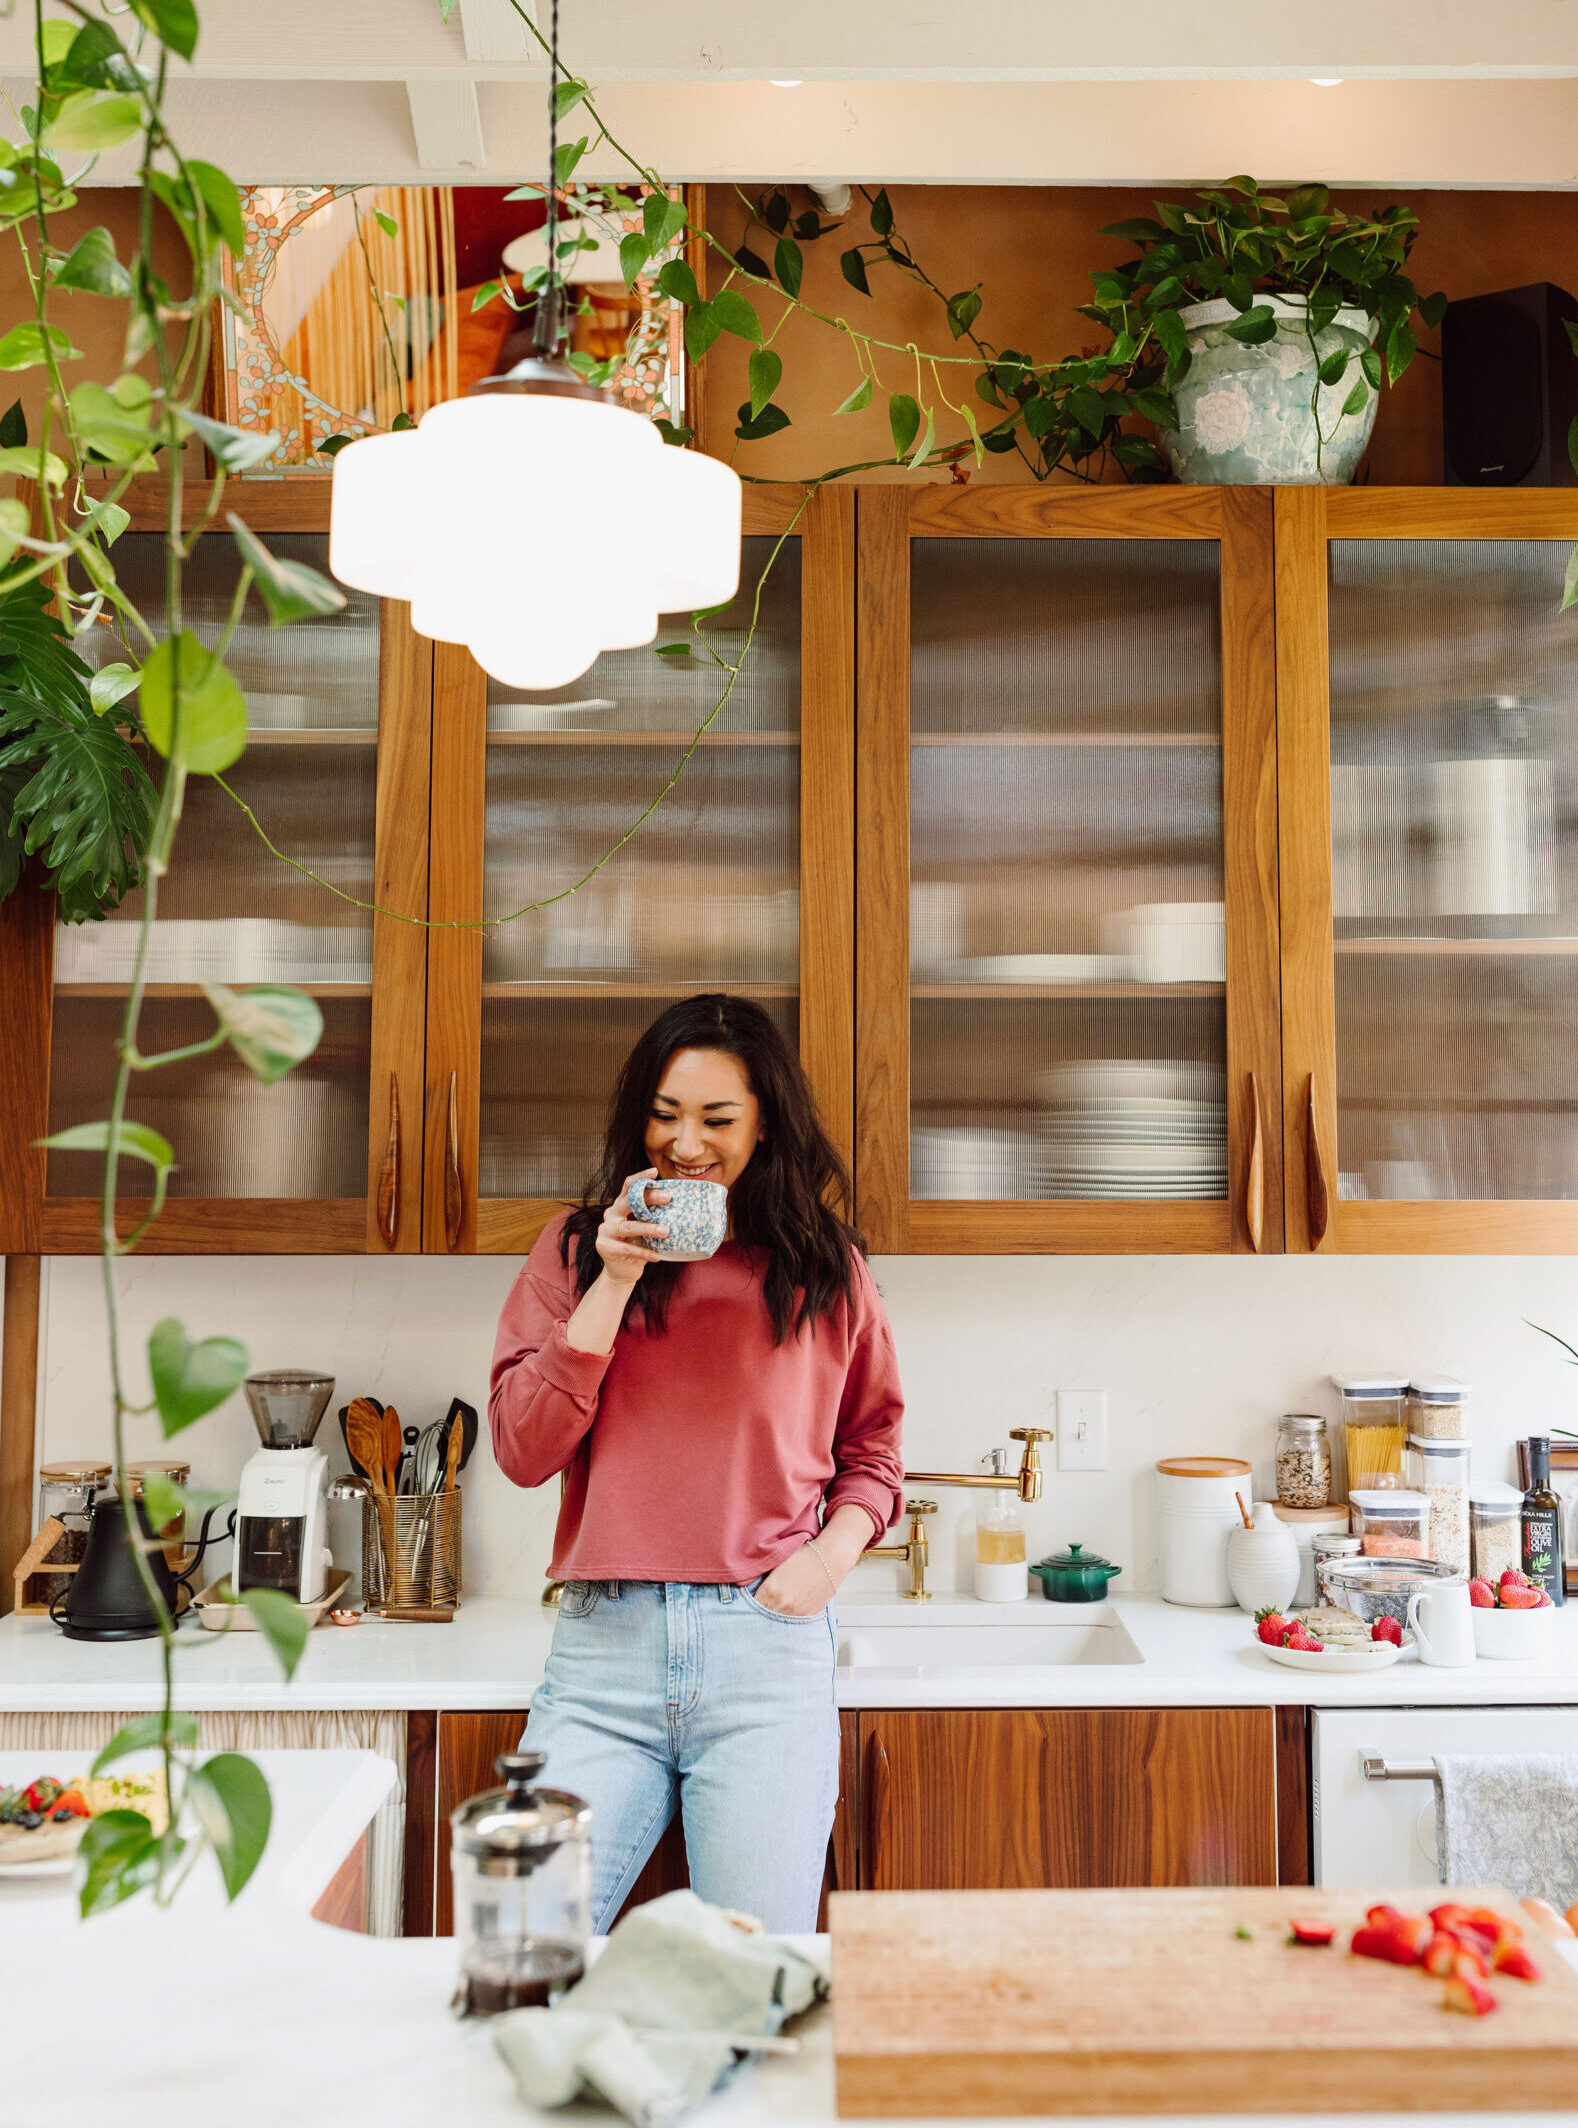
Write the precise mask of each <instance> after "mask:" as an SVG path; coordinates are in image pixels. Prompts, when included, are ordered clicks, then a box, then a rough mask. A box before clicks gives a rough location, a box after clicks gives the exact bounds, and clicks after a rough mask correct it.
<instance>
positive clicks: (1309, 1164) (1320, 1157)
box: [1304, 1076, 1331, 1249]
mask: <svg viewBox="0 0 1578 2128" xmlns="http://www.w3.org/2000/svg"><path fill="white" fill-rule="evenodd" d="M1305 1131H1306V1136H1305V1140H1304V1174H1305V1183H1306V1190H1307V1195H1308V1211H1309V1230H1310V1247H1311V1248H1312V1249H1318V1248H1319V1247H1320V1245H1321V1243H1322V1242H1323V1241H1324V1240H1325V1239H1326V1229H1327V1227H1328V1225H1329V1224H1330V1223H1331V1198H1330V1196H1329V1195H1328V1193H1327V1189H1326V1160H1325V1155H1324V1154H1323V1153H1322V1152H1321V1149H1320V1132H1319V1130H1318V1129H1317V1128H1316V1125H1315V1080H1314V1077H1313V1076H1311V1079H1310V1084H1309V1096H1308V1104H1307V1115H1306V1119H1305Z"/></svg>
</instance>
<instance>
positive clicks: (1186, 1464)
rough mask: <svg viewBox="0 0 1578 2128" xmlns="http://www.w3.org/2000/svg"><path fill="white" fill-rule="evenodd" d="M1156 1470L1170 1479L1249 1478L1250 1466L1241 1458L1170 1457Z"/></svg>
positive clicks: (1159, 1464) (1158, 1465)
mask: <svg viewBox="0 0 1578 2128" xmlns="http://www.w3.org/2000/svg"><path fill="white" fill-rule="evenodd" d="M1156 1468H1157V1469H1158V1470H1159V1471H1160V1472H1161V1473H1162V1475H1163V1476H1164V1477H1168V1478H1247V1477H1248V1476H1249V1474H1250V1466H1249V1465H1248V1464H1247V1463H1246V1462H1244V1460H1243V1459H1242V1457H1240V1456H1168V1457H1167V1458H1166V1459H1165V1461H1163V1462H1161V1463H1158V1464H1157V1466H1156Z"/></svg>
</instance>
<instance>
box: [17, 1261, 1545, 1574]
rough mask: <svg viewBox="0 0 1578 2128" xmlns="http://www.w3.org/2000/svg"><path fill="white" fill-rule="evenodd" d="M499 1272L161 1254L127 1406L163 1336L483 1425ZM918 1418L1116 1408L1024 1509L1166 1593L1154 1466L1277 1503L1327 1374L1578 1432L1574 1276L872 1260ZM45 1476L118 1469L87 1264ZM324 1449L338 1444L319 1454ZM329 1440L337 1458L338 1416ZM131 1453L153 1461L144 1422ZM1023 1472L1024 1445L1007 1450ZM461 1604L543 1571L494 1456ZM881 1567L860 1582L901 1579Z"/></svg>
mask: <svg viewBox="0 0 1578 2128" xmlns="http://www.w3.org/2000/svg"><path fill="white" fill-rule="evenodd" d="M516 1268H517V1267H516V1264H515V1263H514V1262H513V1261H512V1260H510V1259H506V1258H488V1257H484V1258H477V1259H458V1260H445V1259H435V1258H430V1257H428V1258H424V1257H396V1258H371V1259H364V1258H361V1257H259V1258H250V1259H248V1258H235V1257H230V1258H224V1257H220V1258H206V1259H202V1258H191V1259H187V1258H169V1257H164V1258H158V1257H148V1258H145V1259H143V1260H141V1261H139V1262H134V1263H131V1264H128V1265H127V1266H125V1268H124V1269H123V1271H122V1273H121V1279H122V1286H121V1291H122V1322H123V1326H124V1335H125V1340H126V1350H127V1353H128V1355H129V1360H130V1380H131V1385H132V1391H133V1394H134V1395H139V1396H140V1395H141V1394H144V1393H145V1392H144V1391H143V1390H142V1388H141V1384H142V1382H143V1381H144V1379H145V1376H144V1372H143V1362H142V1349H143V1345H144V1341H145V1339H146V1336H147V1333H148V1330H149V1328H150V1327H151V1326H152V1324H153V1323H155V1322H156V1321H158V1319H159V1318H160V1317H161V1316H165V1315H176V1316H179V1317H180V1318H181V1320H182V1321H183V1322H184V1323H185V1325H186V1327H187V1331H188V1333H189V1335H191V1336H192V1337H203V1336H209V1335H212V1334H214V1333H216V1332H221V1331H222V1332H225V1333H227V1334H229V1335H231V1336H235V1337H239V1338H241V1339H243V1340H244V1342H245V1343H246V1344H247V1346H248V1348H249V1349H250V1351H251V1354H252V1359H253V1364H254V1365H255V1366H257V1367H260V1368H261V1367H279V1366H289V1365H301V1366H310V1367H318V1368H326V1369H328V1370H329V1371H330V1372H331V1373H332V1374H334V1375H335V1376H336V1378H337V1381H338V1384H339V1386H338V1389H337V1391H336V1396H335V1405H336V1407H337V1406H338V1405H339V1404H340V1403H342V1402H345V1401H346V1400H348V1399H349V1398H350V1397H351V1396H354V1395H357V1394H367V1395H372V1396H376V1397H379V1398H381V1399H382V1400H383V1401H385V1402H386V1403H393V1404H395V1405H397V1406H398V1407H399V1410H400V1413H401V1416H402V1418H404V1419H406V1420H408V1421H415V1422H417V1423H418V1424H425V1423H426V1422H427V1421H428V1420H430V1419H433V1418H436V1417H438V1416H439V1415H440V1414H441V1413H442V1412H443V1411H444V1410H445V1409H446V1407H447V1405H448V1402H449V1399H450V1397H451V1396H452V1395H460V1396H463V1397H465V1398H466V1399H467V1400H468V1401H469V1402H472V1403H474V1404H476V1405H477V1407H478V1409H479V1411H480V1410H484V1409H485V1405H486V1398H487V1373H488V1361H489V1358H490V1356H491V1353H492V1347H493V1330H494V1323H495V1319H496V1317H497V1314H498V1310H499V1306H500V1303H501V1302H502V1300H503V1298H504V1294H505V1292H506V1290H507V1289H508V1286H509V1283H510V1280H511V1278H512V1277H513V1276H514V1273H515V1270H516ZM872 1269H873V1271H874V1272H875V1275H876V1278H877V1282H878V1284H879V1286H880V1287H881V1289H882V1292H883V1295H884V1298H885V1299H886V1302H887V1307H888V1313H889V1316H890V1318H891V1320H892V1323H893V1330H894V1336H895V1338H896V1340H897V1344H898V1351H899V1361H900V1366H901V1370H902V1373H903V1377H904V1382H905V1387H906V1391H907V1394H908V1400H909V1415H908V1422H907V1426H906V1434H905V1458H906V1461H907V1462H908V1463H909V1464H910V1465H911V1466H913V1467H915V1468H918V1469H944V1470H971V1469H975V1468H977V1467H978V1459H979V1458H980V1457H981V1456H982V1455H983V1454H984V1453H985V1452H986V1450H987V1449H989V1448H991V1447H992V1446H994V1445H995V1444H997V1443H999V1442H1003V1443H1006V1442H1007V1436H1008V1430H1009V1428H1010V1427H1012V1426H1025V1425H1049V1424H1051V1423H1052V1420H1051V1413H1052V1410H1053V1398H1054V1395H1055V1392H1056V1391H1057V1390H1058V1389H1060V1388H1063V1389H1104V1390H1105V1391H1106V1392H1107V1397H1108V1454H1109V1468H1108V1469H1107V1470H1105V1471H1100V1472H1060V1471H1059V1470H1058V1469H1057V1467H1056V1454H1057V1450H1056V1444H1055V1443H1048V1444H1046V1446H1045V1448H1044V1449H1043V1456H1044V1458H1045V1460H1046V1463H1047V1466H1048V1469H1047V1483H1046V1491H1045V1496H1044V1497H1043V1499H1042V1500H1041V1502H1040V1503H1039V1505H1037V1506H1036V1507H1034V1508H1031V1509H1029V1510H1028V1511H1027V1514H1028V1525H1029V1537H1030V1556H1031V1558H1032V1559H1036V1558H1039V1557H1041V1556H1042V1554H1043V1553H1045V1552H1047V1551H1049V1550H1052V1549H1054V1548H1056V1547H1059V1546H1061V1545H1063V1544H1065V1543H1067V1542H1068V1541H1069V1540H1070V1539H1078V1540H1080V1541H1081V1542H1082V1543H1083V1544H1085V1545H1086V1547H1087V1548H1089V1549H1092V1550H1097V1551H1100V1552H1102V1553H1104V1554H1105V1555H1106V1556H1107V1557H1108V1558H1110V1559H1114V1560H1116V1561H1118V1562H1119V1563H1120V1564H1121V1566H1122V1567H1123V1570H1124V1571H1123V1576H1122V1579H1121V1580H1120V1581H1118V1582H1117V1583H1116V1584H1114V1592H1115V1593H1121V1592H1123V1591H1125V1590H1142V1589H1153V1588H1154V1587H1155V1585H1156V1559H1155V1526H1154V1517H1153V1513H1152V1506H1151V1482H1150V1477H1151V1469H1152V1466H1153V1464H1154V1463H1155V1461H1156V1459H1157V1458H1158V1457H1159V1456H1164V1455H1188V1454H1225V1455H1242V1456H1247V1457H1249V1458H1251V1459H1252V1461H1253V1462H1254V1465H1255V1474H1256V1479H1257V1490H1265V1489H1267V1488H1268V1487H1269V1484H1270V1479H1271V1459H1272V1439H1273V1431H1274V1424H1275V1420H1276V1417H1277V1414H1278V1413H1279V1412H1283V1411H1325V1412H1327V1413H1328V1414H1331V1415H1333V1416H1334V1415H1335V1404H1334V1400H1333V1397H1332V1393H1331V1390H1330V1387H1329V1384H1328V1380H1327V1378H1328V1376H1329V1375H1330V1374H1331V1373H1332V1372H1333V1371H1334V1370H1335V1371H1343V1370H1349V1369H1353V1368H1360V1367H1370V1366H1379V1367H1387V1368H1396V1369H1397V1370H1399V1371H1400V1372H1407V1371H1409V1370H1410V1369H1413V1370H1416V1371H1417V1370H1421V1369H1424V1368H1427V1367H1428V1368H1431V1369H1434V1370H1436V1371H1438V1372H1441V1373H1446V1374H1453V1375H1458V1376H1460V1377H1462V1378H1463V1379H1464V1380H1466V1381H1468V1382H1470V1383H1472V1384H1473V1402H1472V1406H1471V1411H1472V1429H1473V1437H1474V1444H1475V1445H1474V1469H1475V1473H1476V1475H1481V1476H1489V1477H1512V1476H1514V1475H1515V1469H1514V1463H1513V1451H1512V1443H1513V1442H1514V1440H1515V1439H1516V1438H1517V1437H1518V1435H1520V1434H1526V1433H1530V1432H1542V1431H1545V1430H1546V1429H1548V1428H1549V1427H1550V1426H1551V1425H1553V1424H1554V1425H1569V1426H1572V1425H1578V1370H1575V1369H1573V1368H1570V1367H1567V1366H1565V1365H1564V1364H1563V1363H1562V1356H1561V1354H1560V1353H1559V1352H1558V1351H1557V1350H1556V1348H1555V1347H1554V1346H1553V1345H1551V1344H1550V1343H1549V1342H1548V1340H1546V1339H1544V1338H1541V1337H1539V1336H1537V1335H1536V1334H1535V1333H1534V1331H1532V1330H1531V1329H1529V1328H1527V1327H1526V1325H1525V1318H1530V1319H1532V1320H1533V1321H1535V1322H1540V1323H1545V1324H1548V1325H1549V1326H1550V1327H1551V1328H1552V1329H1555V1330H1558V1331H1560V1332H1561V1334H1562V1335H1563V1336H1567V1337H1571V1338H1572V1339H1573V1341H1574V1342H1575V1343H1578V1276H1575V1272H1574V1267H1573V1265H1572V1263H1571V1262H1570V1261H1568V1260H1566V1259H1563V1258H1560V1257H1535V1258H1523V1257H1483V1258H1453V1257H1320V1258H1313V1259H1311V1258H1300V1257H1291V1256H1289V1257H1268V1258H1266V1259H1265V1260H1264V1261H1258V1260H1256V1259H1254V1258H1249V1257H1229V1258H1209V1257H1207V1258H1191V1257H1133V1256H1131V1257H1033V1256H1021V1257H879V1258H876V1259H875V1260H874V1261H873V1265H872ZM44 1315H45V1320H44V1326H43V1336H42V1340H41V1361H40V1366H41V1374H42V1396H41V1399H40V1407H41V1409H40V1422H39V1441H38V1454H39V1460H45V1461H47V1460H54V1459H57V1458H61V1457H69V1456H78V1455H102V1454H104V1453H106V1450H107V1425H106V1420H105V1416H104V1411H105V1380H106V1371H105V1364H104V1331H103V1315H102V1301H101V1297H100V1289H99V1270H98V1264H97V1262H96V1260H88V1259H81V1258H67V1257H63V1258H57V1259H55V1260H53V1261H52V1262H50V1263H49V1264H48V1266H47V1269H46V1286H45V1304H44ZM331 1436H332V1438H331ZM320 1438H321V1439H322V1440H323V1441H324V1442H325V1443H327V1444H328V1445H330V1447H331V1452H332V1453H333V1454H334V1456H335V1462H336V1467H339V1465H340V1462H341V1459H342V1457H343V1449H342V1447H341V1444H340V1440H339V1434H338V1428H337V1427H335V1425H334V1421H333V1417H332V1414H331V1416H330V1417H329V1418H328V1419H326V1420H325V1423H324V1429H323V1432H322V1434H321V1436H320ZM254 1444H255V1435H254V1433H253V1430H252V1424H251V1420H250V1419H249V1418H248V1416H247V1414H246V1411H245V1408H244V1406H243V1405H242V1403H241V1400H240V1398H239V1397H238V1398H236V1399H235V1400H234V1402H233V1403H231V1404H229V1405H227V1406H225V1407H224V1408H223V1409H222V1410H220V1411H218V1412H216V1413H214V1414H213V1415H212V1416H211V1417H210V1418H208V1419H205V1420H204V1421H203V1422H202V1423H201V1424H199V1425H198V1426H195V1427H193V1428H192V1429H191V1430H190V1431H189V1432H187V1433H186V1434H183V1435H182V1436H181V1437H180V1439H179V1441H178V1442H177V1443H175V1444H172V1448H178V1449H179V1450H180V1451H181V1452H183V1453H185V1454H188V1455H189V1456H190V1457H191V1460H192V1465H193V1476H194V1480H195V1481H196V1482H198V1483H200V1484H205V1485H206V1484H214V1485H229V1484H231V1483H232V1482H233V1481H234V1478H235V1474H236V1471H237V1470H238V1468H239V1466H240V1464H241V1461H242V1460H243V1458H244V1457H245V1456H246V1455H247V1453H248V1452H249V1451H250V1449H251V1448H252V1446H253V1445H254ZM132 1451H133V1454H134V1455H135V1456H155V1455H158V1454H160V1453H162V1452H165V1451H163V1450H162V1446H161V1443H160V1440H159V1434H158V1426H157V1422H156V1421H155V1420H154V1419H153V1418H151V1417H148V1418H142V1419H139V1420H136V1421H134V1422H133V1432H132ZM1015 1453H1016V1458H1017V1450H1016V1451H1015ZM466 1492H467V1503H466V1519H465V1585H466V1587H467V1588H468V1589H469V1590H471V1591H472V1592H473V1593H488V1594H521V1595H528V1594H531V1593H532V1592H533V1591H535V1590H536V1589H537V1588H538V1587H539V1586H540V1583H541V1579H542V1575H543V1572H544V1569H545V1566H546V1563H547V1558H548V1551H549V1544H550V1540H551V1536H552V1530H553V1521H554V1514H555V1510H556V1507H557V1502H558V1492H557V1488H556V1487H554V1486H545V1487H543V1488H541V1489H540V1490H538V1491H536V1492H533V1493H522V1492H519V1491H517V1490H516V1488H515V1487H514V1486H512V1485H510V1484H509V1483H508V1482H507V1481H506V1480H505V1479H504V1478H502V1477H501V1476H500V1474H499V1472H498V1471H497V1469H496V1468H495V1467H494V1465H493V1462H492V1459H491V1456H490V1454H489V1451H488V1448H487V1445H486V1433H485V1429H484V1436H483V1444H482V1446H481V1447H479V1449H478V1453H477V1457H476V1459H475V1462H474V1463H473V1465H472V1468H471V1469H470V1470H469V1471H468V1473H467V1478H466ZM939 1504H940V1506H941V1508H942V1512H941V1514H940V1515H939V1516H938V1517H937V1520H936V1521H935V1522H934V1523H933V1524H932V1575H931V1579H932V1582H933V1585H934V1586H936V1587H938V1588H946V1587H949V1586H966V1587H967V1586H968V1566H967V1561H968V1560H969V1558H970V1557H971V1556H972V1553H971V1551H970V1530H971V1526H972V1520H973V1508H972V1501H971V1496H970V1495H969V1494H967V1493H963V1492H953V1493H946V1492H945V1493H944V1494H943V1495H942V1498H941V1501H940V1503H939ZM903 1571H904V1570H903V1569H902V1568H900V1567H897V1566H889V1565H888V1564H887V1563H886V1562H879V1563H874V1564H873V1565H871V1566H867V1567H862V1568H861V1569H859V1571H858V1574H857V1577H856V1584H855V1585H856V1586H864V1587H867V1588H870V1589H873V1590H877V1589H881V1588H884V1587H896V1586H898V1585H899V1583H900V1581H901V1579H902V1576H903Z"/></svg>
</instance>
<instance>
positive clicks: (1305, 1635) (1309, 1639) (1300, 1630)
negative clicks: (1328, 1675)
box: [1282, 1623, 1326, 1655]
mask: <svg viewBox="0 0 1578 2128" xmlns="http://www.w3.org/2000/svg"><path fill="white" fill-rule="evenodd" d="M1282 1645H1283V1646H1284V1647H1285V1648H1297V1649H1298V1651H1299V1653H1300V1654H1301V1655H1324V1654H1325V1652H1326V1649H1325V1646H1324V1644H1323V1643H1322V1642H1321V1641H1318V1640H1317V1639H1316V1638H1315V1636H1314V1634H1313V1633H1309V1632H1306V1630H1305V1628H1304V1626H1303V1625H1302V1624H1301V1623H1296V1624H1295V1625H1294V1627H1293V1630H1292V1631H1291V1632H1290V1633H1289V1634H1288V1636H1287V1638H1286V1640H1284V1641H1283V1643H1282Z"/></svg>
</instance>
